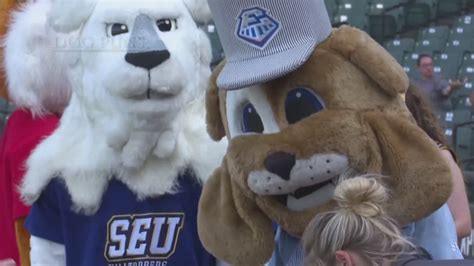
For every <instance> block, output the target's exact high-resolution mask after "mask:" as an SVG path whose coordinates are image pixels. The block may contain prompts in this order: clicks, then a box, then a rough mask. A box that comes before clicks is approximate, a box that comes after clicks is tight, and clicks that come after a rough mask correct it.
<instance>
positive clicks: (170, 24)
mask: <svg viewBox="0 0 474 266" xmlns="http://www.w3.org/2000/svg"><path fill="white" fill-rule="evenodd" d="M156 26H157V27H158V29H159V30H160V31H161V32H167V31H172V30H175V29H176V19H160V20H157V21H156Z"/></svg>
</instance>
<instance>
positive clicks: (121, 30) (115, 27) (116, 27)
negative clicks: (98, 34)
mask: <svg viewBox="0 0 474 266" xmlns="http://www.w3.org/2000/svg"><path fill="white" fill-rule="evenodd" d="M125 33H128V26H127V25H125V24H120V23H114V24H110V25H108V26H107V34H108V35H109V36H117V35H120V34H125Z"/></svg>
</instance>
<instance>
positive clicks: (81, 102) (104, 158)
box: [21, 0, 225, 266]
mask: <svg viewBox="0 0 474 266" xmlns="http://www.w3.org/2000/svg"><path fill="white" fill-rule="evenodd" d="M207 18H208V8H207V6H206V5H205V1H203V0H140V1H134V0H56V1H54V4H53V7H52V10H51V13H50V17H49V22H50V23H51V25H53V27H54V28H55V29H57V30H58V31H61V32H66V33H67V32H71V31H76V30H79V38H78V39H73V40H71V39H68V38H65V39H63V40H58V41H57V47H58V52H64V53H68V55H69V56H70V57H71V64H70V68H71V75H70V79H71V81H72V84H73V95H72V99H71V102H70V105H69V106H68V107H67V109H66V110H65V112H64V115H63V117H62V119H61V123H60V126H59V128H58V129H57V130H56V132H55V133H54V134H53V135H52V136H51V137H49V138H47V139H46V140H45V141H44V142H43V143H41V144H40V146H39V147H38V148H37V149H36V150H35V152H34V153H33V154H32V156H31V157H30V158H29V160H28V171H27V174H26V176H25V180H24V183H23V184H22V188H21V190H22V196H23V198H24V200H25V201H27V202H29V203H34V204H33V207H32V210H31V213H30V216H29V217H28V219H27V223H26V224H27V228H28V229H29V231H30V233H31V235H32V238H31V260H32V265H65V264H67V265H143V266H145V265H149V266H164V265H210V264H212V263H213V259H212V257H211V256H210V255H209V254H208V253H207V252H206V251H205V250H204V248H203V247H202V245H201V243H200V241H199V238H198V235H197V226H196V215H197V204H198V199H199V196H200V193H201V183H202V181H203V180H204V178H205V177H207V176H209V174H210V173H211V171H212V170H213V169H214V168H215V166H216V165H217V164H218V163H219V162H220V158H222V155H223V153H224V150H225V144H224V143H215V142H212V141H211V140H210V138H209V137H208V135H207V133H206V125H205V121H204V120H205V110H204V100H203V95H204V93H205V88H206V87H207V82H208V78H209V75H210V70H209V63H210V59H211V51H210V44H209V41H208V40H207V38H206V36H205V33H204V32H203V31H201V30H200V29H199V28H198V23H200V22H203V21H205V20H206V19H207ZM45 63H47V62H45ZM130 263H131V264H130Z"/></svg>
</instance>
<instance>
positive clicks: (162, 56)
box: [125, 14, 170, 70]
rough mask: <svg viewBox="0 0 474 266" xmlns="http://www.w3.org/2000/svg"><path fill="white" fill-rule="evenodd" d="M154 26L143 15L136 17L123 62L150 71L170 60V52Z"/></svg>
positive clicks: (150, 20) (152, 22)
mask: <svg viewBox="0 0 474 266" xmlns="http://www.w3.org/2000/svg"><path fill="white" fill-rule="evenodd" d="M154 25H155V23H154V21H153V20H152V19H151V18H150V17H148V16H146V15H143V14H141V15H139V16H137V18H136V19H135V24H134V26H133V31H132V32H131V34H130V41H129V43H128V52H127V54H126V55H125V61H127V62H128V63H130V64H132V65H134V66H136V67H141V68H144V69H147V70H150V69H153V68H155V67H157V66H159V65H161V64H162V63H163V62H165V61H166V60H168V58H170V52H169V51H168V49H167V48H166V46H165V44H164V42H163V41H162V40H161V38H160V36H159V35H158V33H157V32H156V30H155V26H154Z"/></svg>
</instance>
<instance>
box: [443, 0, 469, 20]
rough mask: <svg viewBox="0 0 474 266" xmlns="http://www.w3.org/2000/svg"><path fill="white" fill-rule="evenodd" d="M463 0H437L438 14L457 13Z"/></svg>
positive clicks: (461, 6)
mask: <svg viewBox="0 0 474 266" xmlns="http://www.w3.org/2000/svg"><path fill="white" fill-rule="evenodd" d="M463 5H464V3H463V0H438V12H437V14H438V16H440V17H443V16H449V15H453V14H458V13H459V12H460V11H461V9H462V8H463Z"/></svg>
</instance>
